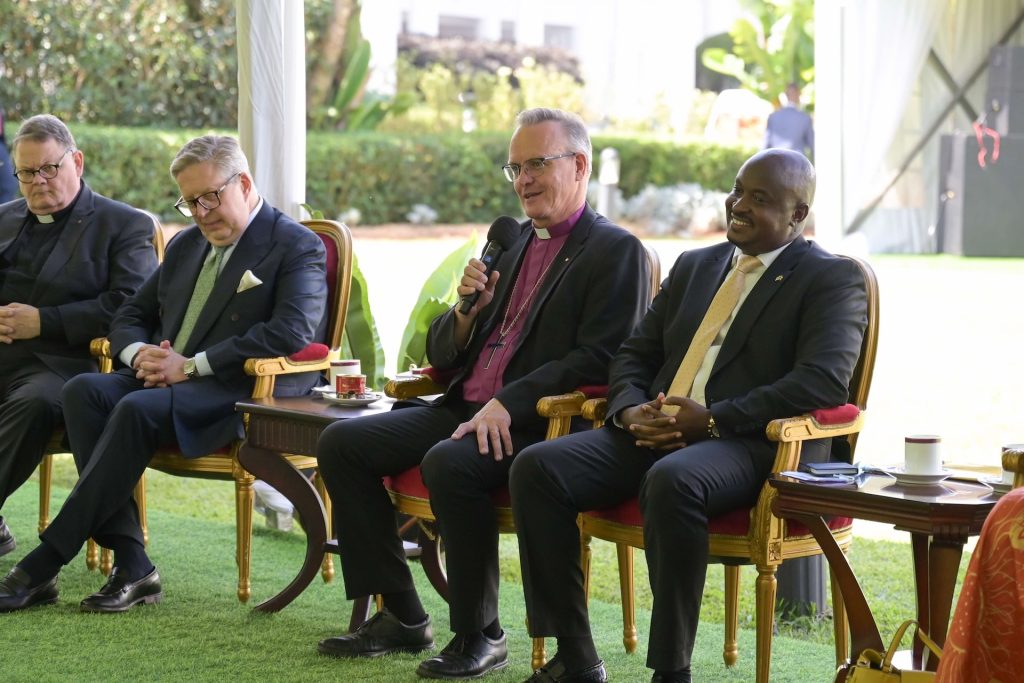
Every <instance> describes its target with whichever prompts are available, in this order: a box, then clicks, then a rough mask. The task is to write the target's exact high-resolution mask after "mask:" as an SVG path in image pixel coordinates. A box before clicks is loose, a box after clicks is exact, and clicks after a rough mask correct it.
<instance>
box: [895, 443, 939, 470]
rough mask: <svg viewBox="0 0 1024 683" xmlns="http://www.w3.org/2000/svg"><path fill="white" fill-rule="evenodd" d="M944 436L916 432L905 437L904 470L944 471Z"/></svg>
mask: <svg viewBox="0 0 1024 683" xmlns="http://www.w3.org/2000/svg"><path fill="white" fill-rule="evenodd" d="M941 446H942V437H939V436H936V435H935V434H914V435H911V436H908V437H906V438H905V439H904V445H903V471H904V472H906V473H907V474H939V473H940V472H942V449H941Z"/></svg>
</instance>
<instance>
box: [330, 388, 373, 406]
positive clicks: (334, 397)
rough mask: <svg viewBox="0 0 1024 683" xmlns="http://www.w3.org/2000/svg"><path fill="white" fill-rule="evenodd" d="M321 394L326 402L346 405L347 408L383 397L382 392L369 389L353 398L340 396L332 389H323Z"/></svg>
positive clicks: (366, 403) (364, 404)
mask: <svg viewBox="0 0 1024 683" xmlns="http://www.w3.org/2000/svg"><path fill="white" fill-rule="evenodd" d="M322 395H323V397H324V400H325V401H327V402H328V403H333V404H334V405H336V406H348V407H349V408H354V407H357V406H368V405H370V404H371V403H374V402H375V401H379V400H381V399H382V398H384V394H382V393H380V392H377V391H370V392H367V393H365V394H360V395H359V396H356V397H353V398H345V397H340V396H338V394H336V393H335V392H333V391H325V392H323V394H322Z"/></svg>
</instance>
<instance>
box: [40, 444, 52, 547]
mask: <svg viewBox="0 0 1024 683" xmlns="http://www.w3.org/2000/svg"><path fill="white" fill-rule="evenodd" d="M52 481H53V455H52V454H50V453H47V454H46V455H44V456H43V459H42V460H41V461H40V462H39V533H43V532H44V531H46V527H48V526H50V485H51V482H52Z"/></svg>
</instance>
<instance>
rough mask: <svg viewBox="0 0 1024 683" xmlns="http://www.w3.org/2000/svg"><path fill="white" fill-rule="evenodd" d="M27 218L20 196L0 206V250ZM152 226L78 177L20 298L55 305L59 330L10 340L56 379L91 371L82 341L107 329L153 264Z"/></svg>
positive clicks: (144, 216) (142, 215) (93, 366)
mask: <svg viewBox="0 0 1024 683" xmlns="http://www.w3.org/2000/svg"><path fill="white" fill-rule="evenodd" d="M27 218H28V204H27V203H26V202H25V200H24V199H17V200H15V201H13V202H9V203H7V204H4V205H3V206H2V207H0V253H3V252H4V251H5V250H6V249H7V248H8V247H9V246H10V245H11V243H12V242H14V240H15V238H17V236H18V232H19V231H20V230H21V227H22V225H24V223H25V220H26V219H27ZM153 230H154V224H153V219H152V218H151V217H150V216H148V215H147V214H145V213H143V212H142V211H139V210H138V209H135V208H132V207H130V206H128V205H127V204H122V203H121V202H116V201H114V200H112V199H107V198H106V197H104V196H102V195H99V194H96V193H95V192H93V191H92V190H91V189H89V186H88V185H86V184H85V183H84V182H83V183H82V191H81V194H80V196H79V197H78V201H77V202H76V203H75V206H74V208H73V209H72V210H71V214H70V215H69V216H68V219H67V223H66V224H65V225H64V229H63V230H62V231H61V234H60V236H59V237H58V238H57V242H56V244H54V247H53V250H52V251H51V252H50V256H49V257H48V258H47V259H46V262H45V263H44V264H43V268H42V270H41V271H40V273H39V278H38V280H37V281H36V284H35V288H34V289H33V290H32V294H31V296H30V297H29V299H28V301H22V302H20V303H25V304H30V305H32V306H35V307H36V308H47V307H56V308H57V309H58V310H59V311H60V319H61V323H62V324H63V331H62V334H61V335H60V337H58V338H42V337H36V338H35V339H24V340H18V341H15V342H14V343H13V344H12V346H13V345H24V346H25V347H26V348H28V349H30V350H31V352H32V353H33V354H34V355H35V356H36V357H37V358H39V360H40V361H42V362H43V363H45V364H46V365H47V366H48V367H49V368H50V369H51V370H53V371H54V372H55V373H57V374H58V375H60V376H61V377H63V378H64V379H70V378H71V377H73V376H74V375H77V374H79V373H82V372H89V371H95V370H97V369H98V366H97V364H96V361H95V360H94V359H93V358H92V356H90V354H89V342H90V341H92V339H94V338H95V337H102V336H104V335H106V334H107V332H108V330H109V328H110V321H111V319H112V318H113V316H114V313H115V311H117V309H118V307H119V306H120V305H121V304H122V303H124V301H125V300H126V299H127V298H128V297H129V296H131V295H132V294H134V293H135V291H136V290H137V289H138V288H139V287H140V286H142V283H143V282H144V281H145V279H146V278H147V277H148V276H149V275H150V274H151V273H152V272H153V271H154V270H155V269H156V266H157V263H156V252H155V250H154V249H153ZM2 346H3V345H0V347H2ZM0 353H3V348H0Z"/></svg>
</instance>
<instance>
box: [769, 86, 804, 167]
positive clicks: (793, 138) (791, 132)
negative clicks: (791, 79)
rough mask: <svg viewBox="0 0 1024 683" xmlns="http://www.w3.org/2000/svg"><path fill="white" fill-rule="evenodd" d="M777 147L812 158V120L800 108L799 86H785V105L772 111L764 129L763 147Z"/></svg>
mask: <svg viewBox="0 0 1024 683" xmlns="http://www.w3.org/2000/svg"><path fill="white" fill-rule="evenodd" d="M773 147H779V148H782V149H791V150H793V151H794V152H800V153H801V154H803V155H804V156H805V157H807V158H808V159H811V160H813V159H814V120H813V119H811V115H810V114H808V113H807V112H805V111H804V110H803V109H800V86H798V85H797V84H796V83H790V84H789V85H787V86H786V106H785V107H782V108H781V109H778V110H777V111H774V112H772V114H771V115H770V116H769V117H768V125H767V126H766V127H765V131H764V148H765V149H771V148H773Z"/></svg>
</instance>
